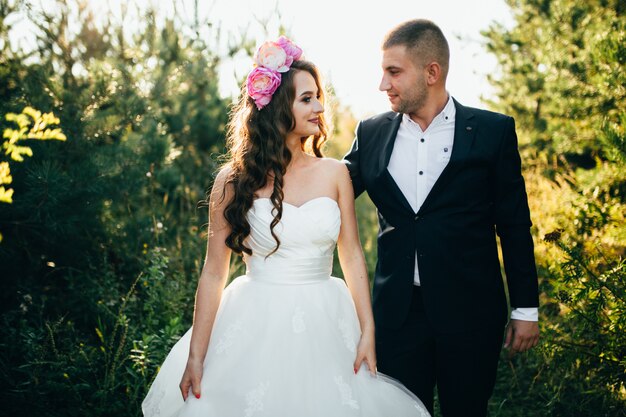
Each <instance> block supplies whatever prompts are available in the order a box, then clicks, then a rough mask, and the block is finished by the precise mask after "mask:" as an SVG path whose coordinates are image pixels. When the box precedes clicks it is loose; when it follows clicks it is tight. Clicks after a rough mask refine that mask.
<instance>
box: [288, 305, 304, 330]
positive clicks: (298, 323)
mask: <svg viewBox="0 0 626 417" xmlns="http://www.w3.org/2000/svg"><path fill="white" fill-rule="evenodd" d="M291 328H292V329H293V332H294V333H302V332H304V331H306V324H305V322H304V311H302V309H301V308H300V307H296V310H295V311H294V313H293V316H292V317H291Z"/></svg>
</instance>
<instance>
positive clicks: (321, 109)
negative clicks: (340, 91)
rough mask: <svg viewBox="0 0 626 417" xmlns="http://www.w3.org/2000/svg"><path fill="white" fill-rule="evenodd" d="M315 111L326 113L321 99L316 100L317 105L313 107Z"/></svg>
mask: <svg viewBox="0 0 626 417" xmlns="http://www.w3.org/2000/svg"><path fill="white" fill-rule="evenodd" d="M313 111H314V112H315V113H324V105H323V104H322V103H321V102H320V101H318V100H316V101H315V107H313Z"/></svg>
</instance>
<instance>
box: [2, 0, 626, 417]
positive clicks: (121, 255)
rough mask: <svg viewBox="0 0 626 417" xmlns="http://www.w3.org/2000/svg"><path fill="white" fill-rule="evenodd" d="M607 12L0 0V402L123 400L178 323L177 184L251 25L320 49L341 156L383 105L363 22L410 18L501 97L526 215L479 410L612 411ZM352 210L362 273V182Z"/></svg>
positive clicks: (613, 230)
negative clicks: (536, 294) (532, 321)
mask: <svg viewBox="0 0 626 417" xmlns="http://www.w3.org/2000/svg"><path fill="white" fill-rule="evenodd" d="M434 3H436V4H434ZM625 11H626V3H624V2H623V1H619V0H588V1H582V0H507V1H504V0H487V1H481V2H478V1H452V0H448V1H440V2H425V1H422V0H419V1H415V0H414V1H409V0H406V1H399V0H388V1H385V2H381V3H380V4H379V5H378V6H376V7H373V6H371V5H370V4H369V3H365V2H357V1H342V2H339V1H334V2H331V1H329V0H319V1H316V2H314V3H310V4H309V3H303V2H296V1H287V0H283V1H280V0H279V1H277V2H275V3H267V2H254V1H251V0H250V1H248V0H230V1H224V0H215V1H205V2H200V1H198V0H174V1H159V0H153V1H140V0H128V1H125V0H109V1H95V0H92V1H84V0H82V1H81V0H37V1H35V0H31V1H29V0H0V132H2V134H3V137H2V152H1V153H0V276H1V278H0V409H1V410H2V412H1V414H3V415H21V416H139V415H141V411H140V404H141V401H142V399H143V397H144V396H145V394H146V392H147V389H148V387H149V385H150V383H151V381H152V379H153V378H154V376H155V374H156V372H157V370H158V366H159V365H160V363H161V362H162V361H163V359H164V357H165V355H166V354H167V352H168V351H169V349H170V348H171V346H172V345H173V344H174V343H175V342H176V340H177V339H178V337H180V336H181V335H182V334H183V332H184V331H185V330H186V329H187V328H188V327H189V326H190V324H191V317H192V313H193V300H194V294H195V289H196V283H197V279H198V276H199V273H200V270H201V266H202V263H203V260H204V259H203V258H204V253H205V248H206V246H205V245H206V224H207V212H206V210H205V209H199V208H197V203H198V201H200V200H201V199H203V198H204V196H205V193H206V191H208V190H209V189H210V186H211V184H212V181H213V178H214V176H215V173H216V170H217V169H218V168H219V166H220V164H221V163H222V162H223V153H224V139H225V138H224V135H225V125H226V123H227V120H228V114H229V108H230V105H231V104H232V101H233V100H234V99H236V98H237V94H238V92H239V86H240V85H241V82H242V81H244V80H245V77H246V75H247V72H248V71H249V70H250V68H251V62H252V60H251V55H252V54H253V53H254V51H255V50H256V47H257V46H258V45H259V44H260V43H261V42H262V41H264V40H266V39H275V38H276V37H278V35H279V34H286V35H288V36H289V37H291V38H292V39H293V40H294V41H295V42H296V43H298V44H299V45H300V46H302V48H303V49H304V52H305V55H306V57H307V58H308V59H310V60H312V61H313V62H315V63H316V64H317V65H318V66H319V67H320V70H321V72H322V73H323V74H324V76H325V79H326V82H327V84H328V89H329V91H330V92H331V94H332V100H331V101H330V102H329V103H327V105H326V109H327V111H328V113H329V114H330V115H331V117H332V120H333V132H332V138H331V140H330V141H329V144H328V146H327V148H326V154H327V155H328V156H332V157H335V158H341V157H342V155H343V154H344V153H345V152H346V151H347V150H348V148H349V146H350V143H351V141H352V139H353V132H354V128H355V126H356V123H357V122H358V120H360V119H362V118H364V117H367V116H369V115H372V114H375V113H377V112H382V111H386V110H387V109H388V107H387V101H386V98H385V95H384V94H383V93H380V92H379V91H378V83H379V79H380V76H381V69H380V43H381V40H382V38H383V36H384V34H385V33H386V32H387V31H388V30H389V29H391V28H392V27H393V26H395V25H396V24H399V23H401V22H403V21H405V20H407V19H410V18H417V17H424V18H429V19H432V20H434V21H435V22H436V23H437V24H439V25H440V26H441V28H442V29H443V31H444V33H445V34H446V36H447V37H448V40H449V42H450V45H451V53H452V58H451V71H450V76H449V82H448V90H449V91H450V93H451V94H452V95H453V96H454V97H455V98H457V99H458V100H459V101H460V102H461V103H463V104H465V105H470V106H478V107H483V108H488V109H490V110H494V111H499V112H503V113H506V114H509V115H511V116H513V117H515V119H516V123H517V132H518V136H519V141H520V152H521V154H522V160H523V169H524V176H525V179H526V187H527V191H528V194H529V201H530V205H531V214H532V220H533V223H534V225H533V228H532V232H533V235H534V239H535V253H536V258H537V264H538V268H539V277H540V291H541V294H540V299H541V308H540V326H541V331H542V339H541V341H540V345H539V346H538V347H537V348H535V349H533V350H532V351H530V352H528V353H525V354H521V355H517V356H515V357H513V358H509V357H508V356H507V354H506V352H503V354H502V358H501V362H500V369H499V373H498V383H497V385H496V390H495V393H494V395H493V397H492V400H491V402H490V415H492V416H511V417H513V416H533V417H534V416H591V415H593V416H625V415H626V411H625V410H626V387H625V382H626V277H625V275H626V274H625V272H624V268H625V267H624V256H625V252H626V223H625V219H624V216H625V213H626V202H625V191H626V169H625V168H626V139H625V125H626V87H625V86H626V75H625V72H624V65H625V64H626V46H625V45H626V17H625V16H624V12H625ZM357 211H358V213H357V215H358V217H359V227H360V233H361V240H362V243H363V247H364V250H365V252H366V258H367V262H368V267H369V270H370V274H372V273H373V270H374V265H375V261H376V233H377V223H376V213H375V209H374V208H373V206H372V205H371V203H370V202H369V200H368V198H367V196H363V197H360V198H359V199H358V200H357ZM231 272H232V274H231V275H232V276H233V277H235V276H237V275H239V274H241V273H242V272H243V268H242V264H241V261H240V260H239V259H238V258H237V259H236V258H235V257H233V260H232V268H231ZM335 275H337V276H341V271H340V269H339V267H338V265H336V266H335ZM276 342H277V343H280V341H276ZM251 348H253V347H251Z"/></svg>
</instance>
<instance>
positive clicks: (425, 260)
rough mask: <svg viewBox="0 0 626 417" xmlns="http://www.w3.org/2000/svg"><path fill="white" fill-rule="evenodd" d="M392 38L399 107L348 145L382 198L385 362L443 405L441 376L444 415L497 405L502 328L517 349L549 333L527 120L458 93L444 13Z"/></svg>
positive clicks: (364, 187)
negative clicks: (529, 180)
mask: <svg viewBox="0 0 626 417" xmlns="http://www.w3.org/2000/svg"><path fill="white" fill-rule="evenodd" d="M382 49H383V61H382V66H383V77H382V81H381V83H380V87H379V88H380V90H381V91H385V92H386V93H387V95H388V97H389V101H390V103H391V109H392V110H393V111H392V112H388V113H384V114H381V115H378V116H375V117H373V118H371V119H368V120H365V121H362V122H361V123H360V124H359V125H358V127H357V129H356V138H355V140H354V143H353V145H352V149H351V150H350V152H349V153H348V154H347V155H346V156H345V162H346V164H347V166H348V168H349V170H350V175H351V177H352V182H353V186H354V191H355V195H357V196H358V195H359V194H361V193H362V192H363V191H367V193H368V194H369V196H370V198H371V199H372V201H373V202H374V204H375V205H376V207H377V209H378V221H379V225H380V232H379V235H378V263H377V265H376V273H375V279H374V293H373V304H374V315H375V319H376V339H377V344H376V345H377V354H378V370H379V371H381V372H382V373H385V374H387V375H390V376H392V377H394V378H397V379H399V380H400V381H401V382H402V383H404V384H405V385H406V386H407V387H408V388H409V389H410V390H411V391H413V392H414V393H415V394H417V396H418V397H419V398H420V399H421V400H422V401H423V402H424V404H425V405H426V407H427V408H428V409H429V410H430V412H431V414H432V411H433V396H434V387H435V386H437V392H438V395H439V402H440V405H441V411H442V413H443V415H444V416H445V417H452V416H485V415H486V413H487V402H488V400H489V397H490V396H491V393H492V391H493V387H494V384H495V377H496V369H497V365H498V358H499V354H500V350H501V347H502V343H503V339H506V340H504V345H505V347H508V348H509V349H510V353H515V352H523V351H525V350H527V349H530V348H531V347H533V346H535V345H536V344H537V340H538V337H539V328H538V326H537V307H538V295H537V293H538V289H537V272H536V268H535V261H534V256H533V241H532V238H531V235H530V226H531V222H530V214H529V210H528V202H527V198H526V191H525V188H524V179H523V178H522V175H521V167H520V165H521V161H520V156H519V153H518V150H517V137H516V134H515V124H514V121H513V119H512V118H511V117H508V116H505V115H502V114H498V113H492V112H488V111H485V110H479V109H474V108H469V107H464V106H463V105H461V104H460V103H458V102H457V101H456V100H454V99H453V98H452V97H450V96H449V95H448V92H447V91H446V85H445V82H446V75H447V73H448V63H449V54H450V53H449V49H448V43H447V41H446V39H445V37H444V35H443V33H442V32H441V30H440V29H439V27H437V26H436V25H435V24H434V23H433V22H430V21H427V20H413V21H409V22H406V23H403V24H401V25H400V26H398V27H396V28H395V29H393V30H392V31H391V32H390V33H389V34H388V35H387V36H386V38H385V41H384V43H383V48H382ZM496 234H497V235H498V236H499V237H500V244H501V248H502V254H503V259H504V269H505V272H506V280H507V287H508V293H509V302H510V306H511V308H512V312H511V317H510V321H508V325H507V312H508V307H507V297H506V295H505V288H504V283H503V280H502V276H501V273H500V262H499V260H498V249H497V243H496ZM505 328H506V330H505ZM505 333H506V337H505V335H504V334H505Z"/></svg>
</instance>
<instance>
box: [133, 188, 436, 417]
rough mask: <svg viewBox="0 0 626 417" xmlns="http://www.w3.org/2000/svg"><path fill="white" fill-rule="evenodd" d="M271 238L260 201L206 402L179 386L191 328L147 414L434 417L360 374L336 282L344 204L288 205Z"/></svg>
mask: <svg viewBox="0 0 626 417" xmlns="http://www.w3.org/2000/svg"><path fill="white" fill-rule="evenodd" d="M283 207H284V208H283V217H282V220H281V222H280V223H279V224H278V225H277V226H276V228H275V229H274V230H275V232H276V233H277V235H278V236H279V238H280V241H281V245H280V248H279V249H278V251H277V252H276V253H274V254H272V255H271V256H270V257H268V258H267V259H266V258H265V256H266V255H267V254H268V253H270V252H271V251H272V250H273V249H274V247H275V245H276V242H275V241H274V238H273V237H272V235H271V234H270V226H269V225H270V222H271V221H272V218H273V216H272V214H271V212H272V204H271V202H270V200H269V199H267V198H261V199H257V200H255V201H254V204H253V206H252V208H251V209H250V211H249V212H248V220H249V222H250V226H251V233H250V235H249V236H248V238H247V241H246V242H247V245H248V246H249V247H250V248H251V249H252V251H253V255H252V256H245V258H244V261H245V263H246V267H247V268H246V275H243V276H241V277H238V278H236V279H235V280H233V282H232V283H231V284H230V285H229V286H228V287H227V288H226V289H225V290H224V293H223V296H222V300H221V303H220V306H219V310H218V313H217V317H216V320H215V324H214V327H213V332H212V335H211V340H210V342H209V347H208V352H207V355H206V359H205V361H204V373H203V376H202V383H201V389H202V392H201V396H200V399H197V398H195V397H194V396H193V395H189V396H188V398H187V401H186V402H183V399H182V395H181V393H180V390H179V388H178V384H179V383H180V380H181V377H182V374H183V371H184V369H185V365H186V363H187V356H188V353H189V341H190V338H191V329H190V330H189V331H188V332H187V333H186V334H185V335H184V336H183V337H182V338H181V339H180V340H179V341H178V342H177V343H176V345H175V346H174V347H173V348H172V350H171V352H170V353H169V355H168V356H167V358H166V359H165V362H164V363H163V365H162V367H161V369H160V371H159V373H158V375H157V377H156V379H155V380H154V382H153V384H152V387H151V388H150V391H149V393H148V395H147V396H146V398H145V400H144V402H143V404H142V409H143V413H144V415H145V416H147V417H152V416H160V417H170V416H178V417H352V416H355V417H356V416H359V417H364V416H368V417H404V416H407V417H409V416H411V417H414V416H415V417H417V416H420V417H426V416H428V415H429V414H428V412H427V411H426V409H425V408H424V406H423V405H422V403H421V402H420V401H419V400H418V399H417V397H415V396H414V395H413V394H412V393H410V392H409V391H408V390H407V389H406V388H404V387H403V386H402V385H401V384H400V383H398V382H396V381H395V380H392V379H390V378H388V377H385V376H383V375H381V374H380V373H379V374H378V375H377V376H376V377H373V376H372V375H371V374H370V373H369V371H368V370H367V367H366V365H363V367H362V368H361V369H360V370H359V372H358V374H357V375H355V374H354V371H353V363H354V360H355V357H356V348H357V344H358V342H359V337H360V328H359V322H358V319H357V315H356V311H355V308H354V303H353V301H352V298H351V296H350V293H349V291H348V288H347V287H346V285H345V283H344V281H343V280H341V279H339V278H334V277H331V276H330V273H331V270H332V263H333V262H332V258H333V252H334V249H335V244H336V241H337V237H338V235H339V227H340V223H341V221H340V212H339V207H338V205H337V203H336V202H335V201H334V200H333V199H331V198H328V197H318V198H315V199H313V200H310V201H308V202H307V203H305V204H304V205H302V206H300V207H296V206H292V205H289V204H286V203H283Z"/></svg>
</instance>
